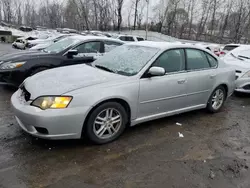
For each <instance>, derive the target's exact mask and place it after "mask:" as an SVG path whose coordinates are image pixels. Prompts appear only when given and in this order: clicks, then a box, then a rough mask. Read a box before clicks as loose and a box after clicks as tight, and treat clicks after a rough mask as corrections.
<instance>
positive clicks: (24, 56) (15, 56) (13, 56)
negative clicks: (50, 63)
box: [0, 50, 51, 62]
mask: <svg viewBox="0 0 250 188" xmlns="http://www.w3.org/2000/svg"><path fill="white" fill-rule="evenodd" d="M47 55H48V54H47V53H44V52H40V51H32V50H27V51H21V52H17V53H8V54H5V55H3V56H1V57H0V62H1V61H4V62H8V61H25V60H28V59H30V58H38V57H41V56H47ZM50 55H51V54H50Z"/></svg>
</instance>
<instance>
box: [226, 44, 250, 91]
mask: <svg viewBox="0 0 250 188" xmlns="http://www.w3.org/2000/svg"><path fill="white" fill-rule="evenodd" d="M222 59H223V60H224V62H225V63H226V64H228V65H231V66H233V67H234V68H235V70H236V89H235V91H237V92H243V93H250V45H249V46H241V47H238V48H236V49H234V50H232V51H231V52H230V53H228V54H227V55H225V56H224V57H223V58H222Z"/></svg>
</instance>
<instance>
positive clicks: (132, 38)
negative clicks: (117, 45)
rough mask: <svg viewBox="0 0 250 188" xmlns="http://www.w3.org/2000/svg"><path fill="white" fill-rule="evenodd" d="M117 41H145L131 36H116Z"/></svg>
mask: <svg viewBox="0 0 250 188" xmlns="http://www.w3.org/2000/svg"><path fill="white" fill-rule="evenodd" d="M116 38H117V39H120V40H122V41H125V42H139V41H144V40H145V39H144V38H142V37H139V36H133V35H118V36H116Z"/></svg>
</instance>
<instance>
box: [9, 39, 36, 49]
mask: <svg viewBox="0 0 250 188" xmlns="http://www.w3.org/2000/svg"><path fill="white" fill-rule="evenodd" d="M36 39H37V38H36V37H21V38H18V39H16V40H15V41H14V42H13V43H12V47H13V48H17V49H21V50H25V49H26V45H27V43H28V42H29V41H33V40H36Z"/></svg>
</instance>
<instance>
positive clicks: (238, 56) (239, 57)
mask: <svg viewBox="0 0 250 188" xmlns="http://www.w3.org/2000/svg"><path fill="white" fill-rule="evenodd" d="M230 54H231V56H233V57H234V58H236V59H239V60H241V61H244V59H241V58H240V57H239V56H238V57H236V56H235V55H234V54H233V53H230Z"/></svg>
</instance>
